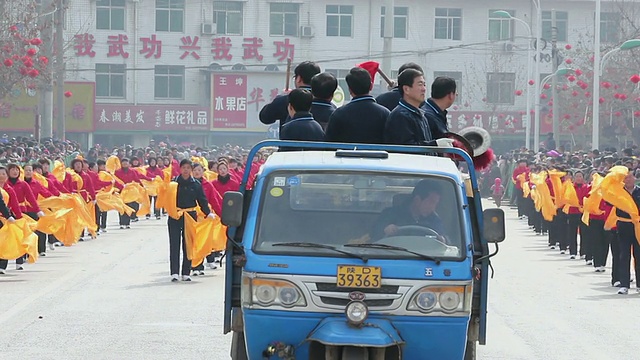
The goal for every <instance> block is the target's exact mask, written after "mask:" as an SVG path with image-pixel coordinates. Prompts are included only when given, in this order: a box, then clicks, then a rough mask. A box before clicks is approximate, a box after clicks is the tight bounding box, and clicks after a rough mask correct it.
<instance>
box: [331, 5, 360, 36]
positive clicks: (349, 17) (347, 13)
mask: <svg viewBox="0 0 640 360" xmlns="http://www.w3.org/2000/svg"><path fill="white" fill-rule="evenodd" d="M326 9H327V36H344V37H351V35H352V33H353V28H352V26H353V6H351V5H327V8H326Z"/></svg>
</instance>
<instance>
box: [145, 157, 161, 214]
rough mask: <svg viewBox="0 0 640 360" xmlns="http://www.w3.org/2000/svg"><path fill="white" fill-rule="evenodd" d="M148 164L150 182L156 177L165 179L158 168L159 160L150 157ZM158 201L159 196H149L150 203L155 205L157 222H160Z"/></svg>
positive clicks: (154, 210) (154, 211)
mask: <svg viewBox="0 0 640 360" xmlns="http://www.w3.org/2000/svg"><path fill="white" fill-rule="evenodd" d="M147 163H148V164H149V167H147V177H148V178H149V180H150V181H153V179H155V178H156V177H159V178H160V179H162V178H163V177H164V174H163V172H162V169H161V168H160V167H159V166H158V159H156V158H155V157H150V158H149V160H147ZM157 200H158V196H157V195H155V196H149V202H150V203H152V204H153V213H154V215H155V216H156V220H160V208H159V207H158V206H157V204H156V202H157ZM149 217H150V216H149V215H147V218H149Z"/></svg>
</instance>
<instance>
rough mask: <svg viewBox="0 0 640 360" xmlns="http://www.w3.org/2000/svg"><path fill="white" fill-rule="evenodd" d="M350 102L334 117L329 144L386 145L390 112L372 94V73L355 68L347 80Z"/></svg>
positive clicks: (330, 123)
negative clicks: (386, 131)
mask: <svg viewBox="0 0 640 360" xmlns="http://www.w3.org/2000/svg"><path fill="white" fill-rule="evenodd" d="M345 80H346V82H347V85H348V86H349V93H351V97H352V99H351V101H350V102H349V103H348V104H346V105H344V106H343V107H341V108H339V109H337V110H336V111H334V112H333V114H332V115H331V119H330V120H329V126H328V127H327V134H326V136H325V140H326V141H330V142H347V143H360V144H383V143H384V126H385V123H386V122H387V117H388V116H389V110H387V109H386V108H385V107H384V106H381V105H378V104H377V103H376V100H375V99H374V98H373V96H371V95H369V92H370V91H371V74H369V72H368V71H367V70H365V69H362V68H359V67H355V68H353V69H351V70H350V71H349V74H348V75H347V76H346V77H345Z"/></svg>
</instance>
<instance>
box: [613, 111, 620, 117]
mask: <svg viewBox="0 0 640 360" xmlns="http://www.w3.org/2000/svg"><path fill="white" fill-rule="evenodd" d="M613 115H615V116H617V117H620V116H622V113H621V112H620V111H616V112H615V113H613Z"/></svg>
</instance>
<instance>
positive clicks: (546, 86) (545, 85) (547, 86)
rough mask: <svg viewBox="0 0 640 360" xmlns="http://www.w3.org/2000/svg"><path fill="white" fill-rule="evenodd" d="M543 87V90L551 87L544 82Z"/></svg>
mask: <svg viewBox="0 0 640 360" xmlns="http://www.w3.org/2000/svg"><path fill="white" fill-rule="evenodd" d="M543 88H544V89H545V90H549V89H551V85H549V84H544V86H543Z"/></svg>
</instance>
